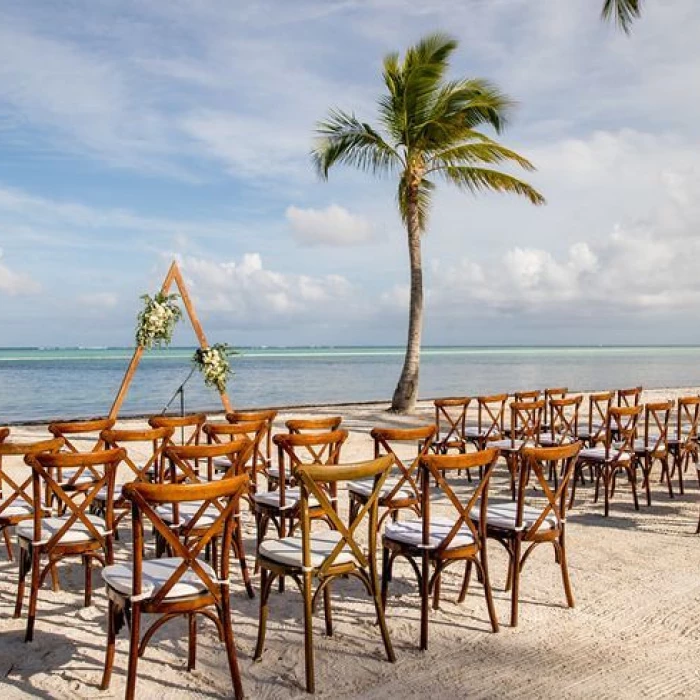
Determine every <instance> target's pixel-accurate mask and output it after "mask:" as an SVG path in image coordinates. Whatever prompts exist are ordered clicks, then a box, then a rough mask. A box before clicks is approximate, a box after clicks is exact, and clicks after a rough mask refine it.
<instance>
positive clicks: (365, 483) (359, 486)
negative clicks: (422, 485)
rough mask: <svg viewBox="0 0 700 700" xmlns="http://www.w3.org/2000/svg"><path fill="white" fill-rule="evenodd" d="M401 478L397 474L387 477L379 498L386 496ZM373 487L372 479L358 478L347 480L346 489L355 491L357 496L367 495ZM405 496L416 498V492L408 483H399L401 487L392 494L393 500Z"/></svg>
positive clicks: (351, 491)
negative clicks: (356, 479)
mask: <svg viewBox="0 0 700 700" xmlns="http://www.w3.org/2000/svg"><path fill="white" fill-rule="evenodd" d="M400 480H401V477H399V476H392V477H389V478H388V479H387V480H386V481H385V482H384V486H382V490H381V491H380V492H379V497H380V498H386V497H387V496H388V495H389V494H390V493H391V492H392V490H393V489H394V487H395V486H396V484H397V483H398V482H399V481H400ZM373 488H374V479H360V480H358V481H350V482H348V491H350V493H356V494H357V495H358V496H365V497H367V496H369V495H370V494H371V493H372V489H373ZM405 498H414V499H415V498H417V496H416V494H415V493H414V492H413V489H411V486H410V484H408V483H407V482H405V483H404V484H402V485H401V488H400V489H399V490H398V491H397V492H396V494H395V495H394V499H395V500H399V499H405Z"/></svg>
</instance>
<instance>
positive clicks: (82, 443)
mask: <svg viewBox="0 0 700 700" xmlns="http://www.w3.org/2000/svg"><path fill="white" fill-rule="evenodd" d="M115 422H116V421H115V420H114V419H113V418H95V419H92V420H78V421H54V422H52V423H49V425H48V430H49V432H50V433H51V434H52V435H53V436H54V437H57V438H59V437H60V438H63V439H64V441H65V446H64V448H63V449H64V450H65V451H68V452H97V451H99V450H103V449H104V446H105V444H104V441H103V440H102V437H101V435H102V431H103V430H109V429H110V428H112V427H114V424H115ZM56 478H57V481H58V483H59V484H61V486H63V488H64V489H66V490H69V491H72V490H75V489H81V488H83V487H84V486H85V485H87V484H90V483H91V482H92V481H93V480H94V479H96V478H97V479H99V474H98V473H97V472H93V471H92V470H91V469H90V468H89V467H86V466H83V467H77V468H74V469H59V470H58V471H57V477H56Z"/></svg>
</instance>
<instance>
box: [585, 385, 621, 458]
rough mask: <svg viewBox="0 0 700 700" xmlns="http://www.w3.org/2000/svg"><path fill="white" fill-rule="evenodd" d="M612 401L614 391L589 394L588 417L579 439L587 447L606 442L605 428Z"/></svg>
mask: <svg viewBox="0 0 700 700" xmlns="http://www.w3.org/2000/svg"><path fill="white" fill-rule="evenodd" d="M612 401H613V392H612V391H598V392H595V393H592V394H589V396H588V415H587V417H586V420H585V421H584V422H583V425H580V427H579V431H578V439H579V440H582V441H583V443H584V444H585V445H586V446H588V447H595V446H596V445H597V444H598V443H600V442H603V441H604V440H605V426H606V425H607V420H608V411H609V410H610V407H611V406H612ZM579 423H581V421H579Z"/></svg>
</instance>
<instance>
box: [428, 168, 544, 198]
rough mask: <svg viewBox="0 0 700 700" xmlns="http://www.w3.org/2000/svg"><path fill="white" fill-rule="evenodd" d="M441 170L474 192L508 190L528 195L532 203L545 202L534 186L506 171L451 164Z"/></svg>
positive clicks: (450, 179) (446, 175)
mask: <svg viewBox="0 0 700 700" xmlns="http://www.w3.org/2000/svg"><path fill="white" fill-rule="evenodd" d="M439 172H440V174H441V175H442V176H443V177H444V178H445V180H447V181H448V182H451V183H452V184H454V185H457V187H460V188H462V189H466V190H469V191H470V192H471V193H472V194H479V193H481V192H487V191H493V192H508V193H512V194H518V195H521V196H523V197H527V198H528V199H529V200H530V202H532V204H545V199H544V197H543V196H542V195H541V194H540V193H539V192H538V191H537V190H536V189H535V188H534V187H532V186H531V185H528V184H527V183H526V182H523V181H522V180H519V179H518V178H517V177H513V176H512V175H508V174H506V173H501V172H498V171H496V170H490V169H488V168H473V167H469V166H449V167H446V168H444V169H443V170H440V171H439Z"/></svg>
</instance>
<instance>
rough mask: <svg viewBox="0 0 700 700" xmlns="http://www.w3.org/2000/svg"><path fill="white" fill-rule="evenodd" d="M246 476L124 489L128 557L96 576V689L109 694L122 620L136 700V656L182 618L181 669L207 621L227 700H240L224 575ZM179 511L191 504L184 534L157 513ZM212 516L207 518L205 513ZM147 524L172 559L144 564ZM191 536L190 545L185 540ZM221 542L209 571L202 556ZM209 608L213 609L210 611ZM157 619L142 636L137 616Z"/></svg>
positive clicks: (192, 659) (190, 664) (191, 658)
mask: <svg viewBox="0 0 700 700" xmlns="http://www.w3.org/2000/svg"><path fill="white" fill-rule="evenodd" d="M247 481H248V476H247V475H246V474H240V475H238V476H231V477H230V478H226V479H221V480H219V481H213V482H206V483H203V482H197V483H174V484H149V483H142V482H134V483H131V484H127V485H126V486H124V496H125V498H127V499H128V500H129V501H130V502H131V504H132V509H131V512H132V529H133V553H132V559H131V562H130V563H126V564H115V565H112V566H108V567H106V568H105V569H104V570H103V571H102V578H103V579H104V582H105V585H106V589H107V599H108V601H109V606H108V612H107V653H106V656H105V667H104V673H103V676H102V685H101V687H102V689H103V690H105V689H107V688H108V687H109V684H110V680H111V676H112V667H113V664H114V654H115V642H116V636H117V634H118V633H119V632H120V630H121V629H122V627H123V625H124V621H125V619H126V620H128V621H129V631H130V635H129V636H130V639H129V663H128V671H127V680H126V694H125V695H126V698H127V700H132V699H133V698H134V697H135V696H136V675H137V666H138V659H139V657H141V656H143V654H144V652H145V651H146V648H147V646H148V644H149V642H150V641H151V639H152V638H153V635H154V634H155V632H157V631H158V629H160V628H161V627H162V626H163V625H164V624H165V623H166V622H168V621H169V620H172V619H174V618H176V617H180V616H184V617H185V618H187V622H188V637H189V643H188V660H187V670H188V671H192V670H193V669H194V668H195V664H196V649H197V616H198V615H199V616H202V617H205V618H207V619H208V620H210V621H212V622H213V623H214V624H215V625H216V628H217V631H218V634H219V639H220V641H221V642H222V643H223V645H224V648H225V649H226V655H227V659H228V665H229V671H230V674H231V680H232V683H233V690H234V696H235V697H236V698H242V697H243V685H242V683H241V676H240V671H239V668H238V660H237V655H236V646H235V640H234V636H233V627H232V623H231V604H230V583H229V569H230V556H229V552H230V550H231V546H232V542H233V538H234V533H235V531H236V529H237V527H236V515H237V513H238V510H239V500H240V498H241V496H242V495H243V493H245V491H246V489H247ZM174 504H175V505H177V506H178V507H179V508H180V510H186V506H187V505H188V504H197V505H196V513H195V515H194V516H193V519H192V521H191V530H190V532H189V533H188V532H186V531H183V530H180V531H176V530H173V529H172V527H171V524H170V523H168V522H166V521H165V520H163V518H162V517H161V516H160V514H159V511H160V509H161V508H162V507H164V506H168V505H174ZM210 512H215V516H214V517H209V516H208V515H207V513H210ZM145 523H150V524H151V525H152V526H153V527H154V528H155V530H156V532H157V533H158V534H159V536H160V537H162V538H163V539H164V540H165V542H167V545H168V549H169V550H170V552H171V556H169V557H167V558H160V559H147V558H146V556H145V551H146V550H145V547H144V525H145ZM194 530H198V531H199V532H200V535H199V536H198V537H196V538H193V537H190V536H188V535H189V534H191V532H192V531H194ZM219 537H220V538H222V556H221V559H220V561H219V562H218V563H217V564H209V563H207V562H206V561H204V560H203V559H202V558H201V555H202V553H203V552H204V550H205V549H206V547H207V545H209V544H210V543H211V542H212V541H214V539H216V538H219ZM212 608H213V610H212ZM144 614H147V615H157V616H159V617H158V618H157V619H156V620H155V622H153V623H152V624H151V625H150V627H148V629H147V630H146V632H145V634H144V635H143V636H142V635H141V623H142V616H143V615H144Z"/></svg>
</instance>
